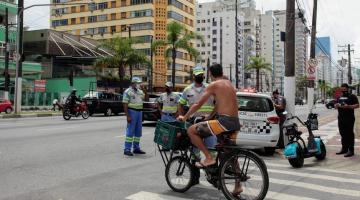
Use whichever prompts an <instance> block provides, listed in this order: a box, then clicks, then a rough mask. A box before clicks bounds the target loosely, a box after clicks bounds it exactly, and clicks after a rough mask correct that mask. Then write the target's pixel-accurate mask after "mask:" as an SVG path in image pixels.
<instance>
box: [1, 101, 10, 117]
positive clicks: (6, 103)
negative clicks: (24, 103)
mask: <svg viewBox="0 0 360 200" xmlns="http://www.w3.org/2000/svg"><path fill="white" fill-rule="evenodd" d="M12 111H13V106H12V103H11V101H9V100H6V99H0V113H1V112H5V113H6V114H10V113H11V112H12Z"/></svg>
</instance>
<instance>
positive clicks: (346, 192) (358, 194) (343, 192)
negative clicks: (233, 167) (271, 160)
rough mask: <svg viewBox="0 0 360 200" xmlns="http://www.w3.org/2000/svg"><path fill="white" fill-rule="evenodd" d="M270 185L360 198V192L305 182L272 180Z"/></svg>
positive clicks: (257, 177) (256, 177) (256, 178)
mask: <svg viewBox="0 0 360 200" xmlns="http://www.w3.org/2000/svg"><path fill="white" fill-rule="evenodd" d="M251 178H252V179H253V180H259V181H261V180H262V178H261V177H259V176H252V177H251ZM270 183H273V184H279V185H286V186H291V187H299V188H304V189H309V190H315V191H319V192H326V193H331V194H337V195H344V196H352V197H360V191H359V190H348V189H343V188H334V187H327V186H322V185H318V184H312V183H304V182H300V181H298V180H293V181H288V180H282V179H276V178H270Z"/></svg>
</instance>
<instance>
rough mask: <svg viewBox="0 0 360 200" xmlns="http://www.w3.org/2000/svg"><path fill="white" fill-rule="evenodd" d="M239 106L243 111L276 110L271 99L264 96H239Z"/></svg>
mask: <svg viewBox="0 0 360 200" xmlns="http://www.w3.org/2000/svg"><path fill="white" fill-rule="evenodd" d="M237 100H238V108H239V110H241V111H250V112H270V111H272V110H274V106H273V103H272V101H271V100H270V99H268V98H264V97H251V96H237Z"/></svg>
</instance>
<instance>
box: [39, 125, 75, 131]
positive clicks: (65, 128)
mask: <svg viewBox="0 0 360 200" xmlns="http://www.w3.org/2000/svg"><path fill="white" fill-rule="evenodd" d="M80 127H81V126H66V127H53V128H41V129H36V130H37V131H54V130H67V129H69V128H70V129H73V128H80Z"/></svg>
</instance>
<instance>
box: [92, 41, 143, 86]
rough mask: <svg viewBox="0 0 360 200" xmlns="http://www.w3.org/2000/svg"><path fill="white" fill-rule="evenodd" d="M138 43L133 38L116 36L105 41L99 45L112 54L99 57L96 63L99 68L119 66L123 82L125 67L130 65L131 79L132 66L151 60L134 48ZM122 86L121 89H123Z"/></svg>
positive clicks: (119, 73)
mask: <svg viewBox="0 0 360 200" xmlns="http://www.w3.org/2000/svg"><path fill="white" fill-rule="evenodd" d="M134 43H136V41H135V40H134V39H131V38H120V37H116V38H113V39H110V40H106V41H104V42H103V43H102V44H101V45H100V46H99V47H100V48H105V49H107V50H109V51H110V52H111V53H112V55H109V56H106V57H103V58H99V59H98V60H97V61H96V63H95V68H97V69H98V70H101V69H104V68H117V69H118V75H119V79H120V81H121V82H122V81H123V80H124V76H125V69H126V67H129V70H130V79H131V78H132V66H133V65H137V64H144V65H145V64H146V65H147V64H148V63H149V60H148V59H147V57H146V55H145V54H143V53H142V52H140V51H138V50H136V49H134V48H133V47H132V45H133V44H134ZM122 89H123V88H122V87H121V91H122Z"/></svg>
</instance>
